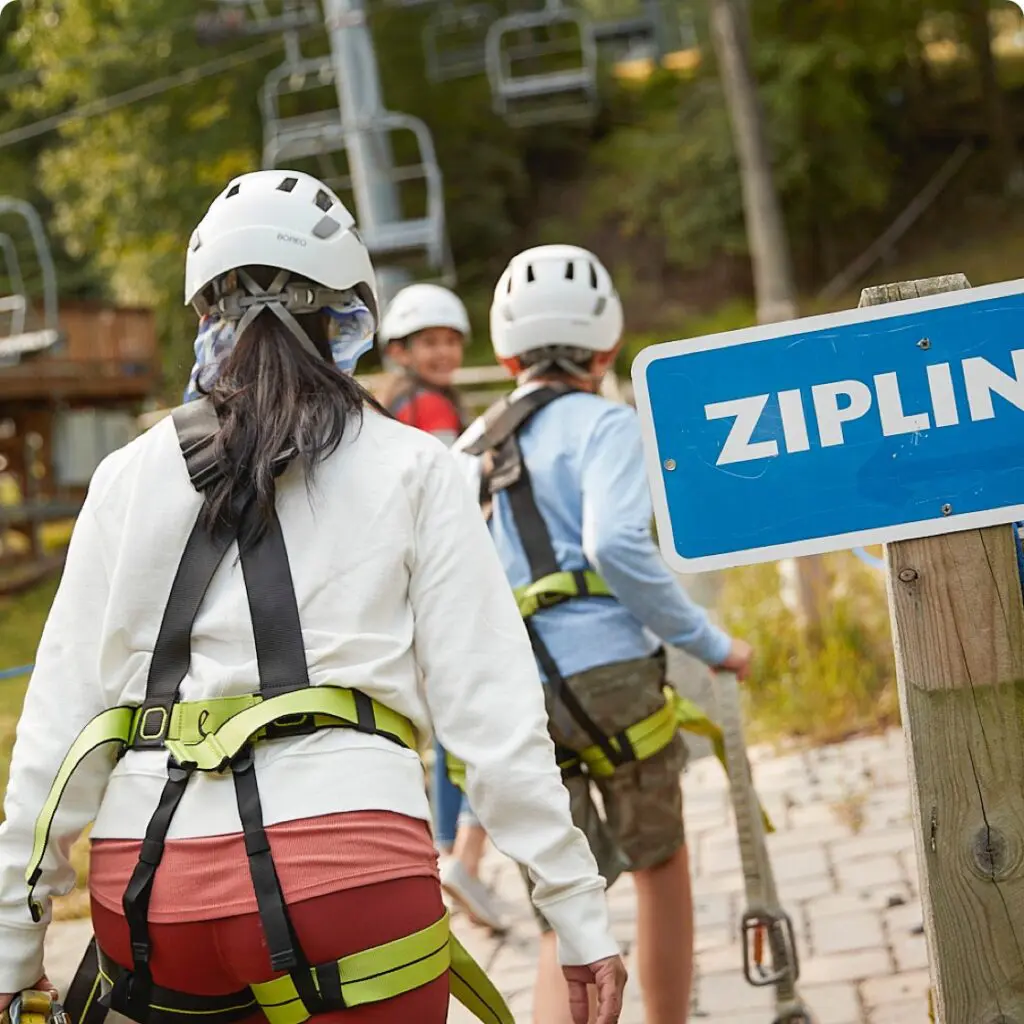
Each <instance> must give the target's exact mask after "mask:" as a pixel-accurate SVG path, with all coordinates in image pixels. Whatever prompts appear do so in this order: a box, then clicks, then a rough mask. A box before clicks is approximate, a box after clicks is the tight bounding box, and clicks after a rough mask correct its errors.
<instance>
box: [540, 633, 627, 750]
mask: <svg viewBox="0 0 1024 1024" xmlns="http://www.w3.org/2000/svg"><path fill="white" fill-rule="evenodd" d="M526 635H527V636H528V637H529V638H530V646H531V647H532V648H533V654H534V657H535V658H536V659H537V661H538V662H539V663H540V667H541V668H542V669H544V675H545V676H547V679H548V685H549V686H550V687H551V695H552V696H553V697H554V698H555V700H557V701H561V703H562V704H564V705H565V709H566V710H567V711H568V712H569V714H570V715H572V717H573V718H574V719H575V720H576V723H577V725H579V727H580V728H581V729H582V730H583V731H584V732H585V733H586V734H587V735H588V736H589V737H590V739H591V740H592V741H593V742H594V743H595V744H596V745H597V746H598V747H600V748H601V753H602V754H604V756H605V757H607V758H608V760H609V761H611V763H612V764H614V765H619V764H623V763H624V762H625V761H626V760H628V758H625V757H624V756H623V754H622V753H621V752H620V750H616V749H615V747H614V746H612V743H611V740H610V739H609V738H608V734H607V733H605V732H604V730H603V729H602V728H601V727H600V726H599V725H598V724H597V723H596V722H595V721H594V720H593V719H592V718H591V717H590V715H588V714H587V712H586V709H585V708H584V707H583V705H582V704H580V702H579V701H578V700H577V699H576V694H574V693H573V692H572V688H571V687H570V686H569V684H568V683H567V682H566V681H565V677H564V676H563V675H562V673H561V670H560V669H559V667H558V663H557V662H556V661H555V659H554V657H553V656H552V654H551V652H550V651H549V650H548V647H547V644H545V643H544V641H543V640H541V638H540V634H539V633H538V632H537V630H536V628H535V627H534V625H533V623H531V622H530V620H529V619H527V620H526ZM620 749H621V748H620Z"/></svg>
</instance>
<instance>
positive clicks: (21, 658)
mask: <svg viewBox="0 0 1024 1024" xmlns="http://www.w3.org/2000/svg"><path fill="white" fill-rule="evenodd" d="M57 582H58V581H57V580H56V579H51V580H47V581H46V582H45V583H41V584H40V585H39V586H37V587H33V588H32V589H31V590H28V591H26V592H25V593H22V594H19V595H17V596H16V597H7V598H0V670H2V669H5V668H11V667H14V666H16V665H27V664H30V663H31V662H32V661H33V660H34V659H35V655H36V647H37V646H38V644H39V637H40V635H41V633H42V631H43V624H44V623H45V622H46V616H47V614H48V613H49V611H50V605H51V604H52V603H53V595H54V594H55V593H56V590H57ZM27 685H28V678H27V677H25V676H19V677H18V678H16V679H5V680H0V792H5V791H6V789H7V767H8V763H9V761H10V751H11V748H12V747H13V746H14V734H15V729H16V727H17V724H18V718H19V716H20V715H21V705H22V703H23V702H24V699H25V688H26V686H27ZM71 863H72V864H73V865H74V868H75V874H76V876H77V885H76V887H75V889H74V890H72V892H70V893H69V894H68V895H67V896H62V897H60V898H59V899H56V900H54V907H53V913H54V917H55V918H56V919H57V920H67V919H70V918H76V917H86V916H88V913H89V896H88V892H87V889H86V885H87V879H88V875H89V840H88V835H87V834H86V835H83V836H82V838H80V839H79V840H78V841H77V842H76V843H75V845H74V846H73V847H72V848H71Z"/></svg>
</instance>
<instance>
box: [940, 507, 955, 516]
mask: <svg viewBox="0 0 1024 1024" xmlns="http://www.w3.org/2000/svg"><path fill="white" fill-rule="evenodd" d="M942 514H943V515H944V516H951V515H952V514H953V506H952V505H943V506H942Z"/></svg>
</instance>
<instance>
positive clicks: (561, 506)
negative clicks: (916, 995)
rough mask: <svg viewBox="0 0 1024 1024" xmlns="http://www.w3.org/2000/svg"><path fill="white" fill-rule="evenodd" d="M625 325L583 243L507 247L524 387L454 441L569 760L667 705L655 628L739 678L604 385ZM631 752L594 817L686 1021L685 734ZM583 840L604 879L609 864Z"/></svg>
mask: <svg viewBox="0 0 1024 1024" xmlns="http://www.w3.org/2000/svg"><path fill="white" fill-rule="evenodd" d="M621 333H622V307H621V304H620V301H619V298H618V295H617V294H616V291H615V288H614V285H613V284H612V280H611V277H610V276H609V274H608V272H607V270H606V269H605V268H604V266H603V265H602V264H601V262H600V261H599V260H598V259H597V258H596V257H595V256H594V255H593V254H592V253H590V252H588V251H586V250H585V249H580V248H577V247H575V246H568V245H550V246H540V247H538V248H534V249H529V250H527V251H525V252H522V253H520V254H519V255H518V256H516V257H514V258H513V259H512V261H511V263H510V264H509V266H508V267H507V269H506V270H505V272H504V274H503V275H502V276H501V278H500V280H499V281H498V284H497V287H496V289H495V293H494V301H493V304H492V306H491V339H492V343H493V346H494V350H495V353H496V355H497V357H498V358H499V359H500V360H501V362H502V363H503V364H504V365H505V366H506V367H507V368H508V369H509V370H510V372H511V373H512V374H514V375H515V377H516V379H517V384H518V387H517V388H516V390H515V391H514V392H513V393H512V395H511V396H510V397H508V398H506V399H504V400H502V401H501V402H499V403H498V404H497V405H496V406H493V407H492V408H491V409H490V410H488V412H487V413H485V414H484V415H483V416H482V417H481V418H480V419H478V420H477V421H476V422H474V423H473V424H472V425H471V426H470V427H469V429H468V430H467V431H466V432H465V434H463V436H462V437H461V438H460V439H459V440H458V441H457V442H456V445H455V449H454V450H455V452H456V453H457V457H459V458H460V459H461V460H462V461H463V464H464V467H465V469H466V471H467V474H468V475H469V477H470V479H471V480H472V483H473V486H474V488H476V489H477V493H478V494H479V496H480V500H481V504H482V507H483V509H484V511H485V514H486V515H487V516H488V518H489V524H490V529H491V534H492V536H493V538H494V542H495V544H496V546H497V548H498V552H499V555H500V557H501V560H502V563H503V565H504V569H505V573H506V575H507V577H508V580H509V583H510V584H511V585H512V587H513V588H515V589H516V590H517V596H520V610H521V611H523V612H524V616H525V623H526V629H527V632H528V634H529V636H530V639H531V642H532V643H533V647H534V653H535V655H536V656H537V661H538V666H539V668H540V670H541V673H542V676H543V678H544V680H545V683H546V686H545V689H546V693H547V697H548V710H549V716H550V730H551V734H552V739H553V740H554V743H555V749H556V754H557V755H558V756H559V760H560V762H561V763H563V764H567V763H568V762H567V761H566V758H570V759H571V757H572V755H574V754H576V753H579V752H580V751H582V750H584V749H586V748H588V747H593V746H594V745H595V744H597V743H600V742H604V743H605V744H608V742H609V737H615V739H616V740H621V738H622V737H624V736H625V732H624V730H626V729H627V728H629V727H630V726H633V725H635V724H636V723H638V722H641V721H642V720H644V719H646V718H648V717H649V716H652V715H655V714H656V713H657V712H658V711H659V709H663V708H664V707H665V695H664V692H663V686H664V685H665V661H664V651H663V647H662V645H663V644H672V645H675V646H677V647H680V648H682V649H683V650H685V651H687V652H689V653H690V654H692V655H694V656H696V657H697V658H699V659H701V660H702V661H704V662H706V663H707V664H708V665H710V666H713V667H716V668H719V669H721V670H730V671H733V672H736V673H737V674H738V675H739V676H740V677H741V678H743V677H745V676H746V674H747V671H748V669H749V665H750V659H751V648H750V646H749V645H748V644H746V643H745V642H744V641H742V640H738V639H734V638H732V637H730V636H728V635H727V634H725V633H724V632H722V631H721V630H720V629H718V628H717V627H716V626H715V625H713V624H712V623H711V621H710V620H709V618H708V616H707V614H706V613H705V611H704V610H703V609H702V608H700V607H698V606H697V605H695V604H694V603H693V602H692V601H691V600H690V599H689V597H688V596H687V594H686V592H685V591H684V590H683V589H682V587H681V586H680V585H679V583H678V582H677V580H676V578H675V577H674V576H673V575H672V573H671V572H670V571H669V569H668V567H667V566H666V565H665V563H664V562H663V561H662V559H661V557H660V555H659V553H658V551H657V548H656V546H655V543H654V541H653V539H652V536H651V522H652V506H651V498H650V493H649V490H648V483H647V478H646V476H645V473H644V456H643V450H642V443H641V434H640V426H639V421H638V419H637V415H636V412H635V411H634V410H633V409H632V408H630V407H629V406H626V405H621V404H616V403H613V402H610V401H608V400H606V399H605V398H603V397H601V396H600V395H599V394H598V393H597V391H598V385H599V382H600V380H601V378H602V377H603V376H604V374H605V372H606V371H607V370H608V368H609V367H610V365H611V364H612V362H613V360H614V359H615V355H616V353H617V351H618V348H619V344H620V338H621ZM538 580H540V582H537V581H538ZM530 584H533V585H534V591H544V596H543V597H542V598H541V599H540V600H539V607H538V608H531V607H527V604H528V600H527V602H526V603H525V604H524V597H525V598H526V599H528V597H529V595H523V593H522V591H521V590H520V588H524V587H526V586H527V585H530ZM524 609H525V610H524ZM626 746H628V744H626ZM602 749H607V748H602ZM630 753H631V751H629V750H626V749H625V747H624V746H623V745H622V744H621V743H620V745H619V746H618V747H615V748H612V749H611V752H610V756H611V755H614V756H616V757H617V758H618V760H619V763H618V764H617V765H616V767H615V770H614V772H613V773H612V774H611V776H610V777H607V778H595V779H594V781H595V782H596V783H597V785H598V788H599V790H600V793H601V797H602V803H603V806H604V812H605V820H604V823H603V824H604V826H605V828H606V829H607V831H608V832H610V833H611V838H612V840H613V841H614V845H615V847H617V852H618V854H619V855H620V856H622V857H624V862H625V867H626V869H627V870H629V871H630V872H631V873H632V874H633V878H634V882H635V887H636V893H637V946H636V957H637V959H636V963H637V973H638V975H639V979H640V986H641V989H642V992H643V1000H644V1008H645V1020H646V1021H647V1024H684V1022H685V1021H686V1019H687V1013H688V1009H689V1001H690V988H691V980H692V957H693V907H692V897H691V891H690V874H689V862H688V857H687V849H686V842H685V834H684V830H683V814H682V793H681V787H680V775H681V773H682V770H683V768H684V766H685V760H686V747H685V745H684V743H683V740H682V738H681V736H679V734H678V733H675V734H674V735H673V738H672V739H671V741H669V742H668V745H667V746H664V747H663V748H662V749H660V750H658V751H657V753H655V754H653V756H649V757H642V758H641V757H640V756H639V755H636V754H635V751H632V754H633V756H632V757H631V756H630ZM566 772H567V778H566V786H567V789H568V790H569V797H570V804H571V806H572V809H573V814H574V820H576V822H577V824H578V825H579V826H580V827H581V828H583V830H584V831H585V832H586V833H587V835H588V838H591V841H592V845H594V842H593V836H594V830H593V827H592V825H593V805H592V804H591V803H590V801H589V783H588V779H587V774H586V772H585V771H584V772H582V773H580V771H579V770H578V765H577V768H571V769H567V770H566ZM594 852H595V855H597V856H598V860H599V863H601V866H602V868H603V873H605V875H606V877H607V878H609V879H611V878H613V877H614V876H615V874H616V865H615V864H609V861H608V857H607V853H606V852H605V853H603V854H602V853H599V851H598V849H597V848H595V850H594ZM602 860H603V863H602ZM620 865H621V862H620ZM528 884H529V880H528ZM540 924H541V927H542V930H543V938H542V945H541V960H540V967H539V971H538V978H537V983H536V988H535V996H534V1019H535V1020H536V1021H538V1022H543V1024H563V1022H564V1021H568V1019H569V1018H568V1017H567V1016H566V1011H565V1010H564V1009H563V1004H564V1000H565V992H564V988H563V987H562V982H561V981H560V978H559V975H560V972H559V971H558V968H557V959H556V952H557V950H556V945H555V939H554V936H553V934H552V933H551V931H550V928H549V927H548V926H547V923H546V922H545V921H543V919H542V918H541V919H540Z"/></svg>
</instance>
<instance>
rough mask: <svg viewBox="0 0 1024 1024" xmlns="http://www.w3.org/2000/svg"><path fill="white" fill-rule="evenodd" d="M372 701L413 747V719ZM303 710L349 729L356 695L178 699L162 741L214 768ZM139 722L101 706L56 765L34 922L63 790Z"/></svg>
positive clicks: (385, 728)
mask: <svg viewBox="0 0 1024 1024" xmlns="http://www.w3.org/2000/svg"><path fill="white" fill-rule="evenodd" d="M371 703H372V704H373V713H374V721H375V723H376V726H377V728H378V729H379V730H380V731H382V732H386V733H390V734H391V735H392V736H395V737H396V738H397V739H398V740H399V741H401V742H402V743H404V744H405V745H406V746H407V747H408V748H409V749H410V750H416V748H417V741H416V730H415V728H414V727H413V724H412V722H410V721H409V719H408V718H406V717H405V716H404V715H400V714H399V713H398V712H397V711H392V710H391V709H390V708H387V707H385V706H384V705H383V704H379V703H377V701H372V702H371ZM304 715H310V716H312V717H313V722H314V724H315V725H318V726H323V727H326V726H332V725H338V723H339V722H340V723H342V724H344V725H347V726H352V727H354V726H355V725H356V723H357V722H358V714H357V712H356V705H355V695H354V694H353V692H352V691H351V690H347V689H344V688H343V687H338V686H308V687H304V688H303V689H301V690H294V691H292V692H291V693H285V694H281V695H280V696H278V697H271V698H270V699H269V700H265V699H264V698H263V697H262V696H260V695H259V694H244V695H242V696H238V697H219V698H212V699H210V700H202V701H184V702H182V703H179V704H175V705H174V709H173V711H172V713H171V722H170V725H169V727H168V733H167V738H166V740H165V743H164V746H165V747H166V748H167V750H168V752H169V753H170V754H172V755H173V756H174V757H175V758H176V759H177V760H178V762H179V763H185V762H193V763H195V764H196V765H197V767H198V768H199V770H200V771H216V770H217V769H219V768H222V767H224V766H225V765H226V764H227V762H228V761H229V760H230V759H231V758H232V757H234V756H235V755H236V754H237V753H238V752H239V751H240V750H241V749H242V747H244V746H245V744H246V743H247V742H249V740H251V739H253V738H255V739H259V738H261V736H262V735H263V733H264V731H265V730H266V727H267V726H268V725H270V724H272V723H273V722H275V721H277V720H278V719H281V718H286V717H287V718H290V717H294V716H304ZM140 720H141V709H140V708H137V707H117V708H110V709H109V710H108V711H104V712H103V713H102V714H99V715H97V716H96V717H95V718H94V719H93V720H92V721H91V722H89V724H88V725H86V727H85V728H84V729H83V730H82V731H81V732H80V733H79V734H78V738H77V739H76V740H75V742H74V743H73V744H72V745H71V749H70V750H69V751H68V753H67V756H66V757H65V758H64V761H63V762H62V763H61V766H60V769H59V771H58V772H57V777H56V778H55V779H54V781H53V785H52V786H51V787H50V792H49V794H48V795H47V797H46V801H45V802H44V803H43V806H42V809H41V810H40V812H39V816H38V817H37V818H36V824H35V830H34V834H33V841H32V854H31V856H30V857H29V861H28V866H27V868H26V869H25V881H26V882H27V884H28V887H29V909H30V911H31V913H32V917H33V920H36V921H38V920H39V919H40V918H41V916H42V914H43V907H42V906H40V905H39V904H38V903H36V901H35V898H34V895H33V894H34V891H35V885H36V882H38V881H39V873H40V865H41V864H42V862H43V857H44V856H45V855H46V844H47V842H48V841H49V838H50V830H51V828H52V827H53V819H54V817H55V816H56V814H57V807H58V805H59V803H60V800H61V797H62V796H63V795H64V790H65V789H66V788H67V786H68V783H69V782H70V781H71V777H72V776H73V775H74V773H75V770H76V769H77V768H78V766H79V764H81V762H82V761H83V760H84V759H85V758H86V757H87V756H88V755H89V754H90V753H91V752H92V751H93V750H95V749H96V748H97V747H101V746H103V745H104V744H106V743H117V744H119V745H120V746H121V747H126V746H127V745H128V744H129V742H130V741H131V738H132V737H133V736H134V735H135V733H136V730H137V729H138V727H139V722H140Z"/></svg>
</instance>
